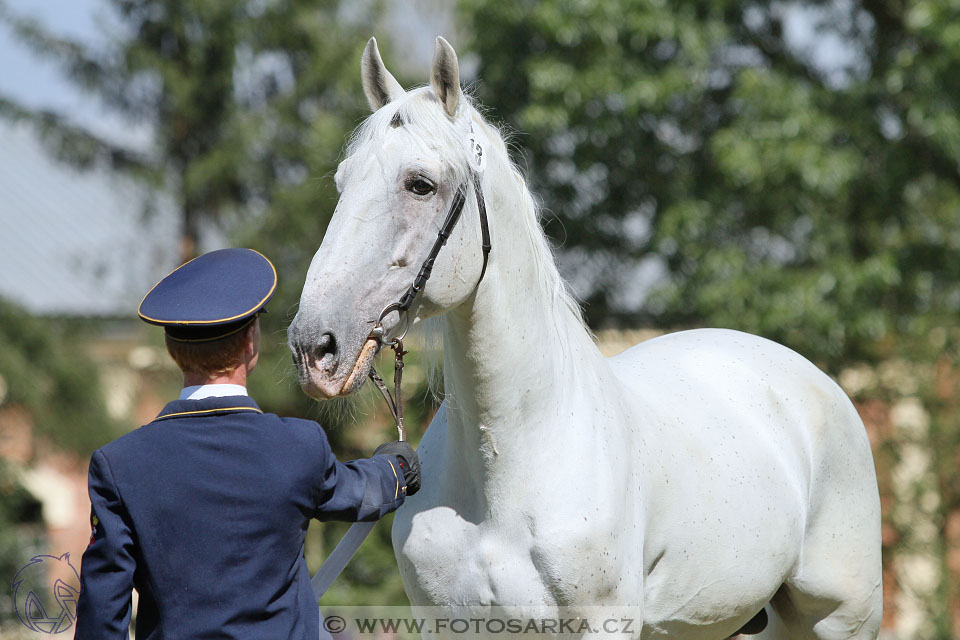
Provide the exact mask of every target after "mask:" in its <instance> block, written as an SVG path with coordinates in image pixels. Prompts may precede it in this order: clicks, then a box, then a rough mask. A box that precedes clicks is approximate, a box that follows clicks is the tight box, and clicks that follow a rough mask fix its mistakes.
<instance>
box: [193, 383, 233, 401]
mask: <svg viewBox="0 0 960 640" xmlns="http://www.w3.org/2000/svg"><path fill="white" fill-rule="evenodd" d="M245 395H247V388H246V387H243V386H241V385H239V384H197V385H193V386H191V387H184V388H183V391H181V392H180V399H181V400H203V399H204V398H223V397H227V396H245Z"/></svg>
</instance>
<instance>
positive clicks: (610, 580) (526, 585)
mask: <svg viewBox="0 0 960 640" xmlns="http://www.w3.org/2000/svg"><path fill="white" fill-rule="evenodd" d="M522 522H523V519H522V518H518V519H517V526H508V527H504V526H497V527H494V526H492V525H490V524H489V523H480V524H474V523H471V522H469V521H467V520H464V519H463V518H461V517H460V516H459V515H458V514H457V513H456V512H455V511H454V510H453V509H450V508H447V507H437V508H434V509H430V510H427V511H423V512H421V513H418V514H417V515H416V517H415V518H413V520H412V522H411V523H410V524H411V527H410V530H409V531H410V533H409V535H408V536H407V538H406V539H405V540H404V541H403V542H402V546H401V547H400V549H399V552H400V553H399V554H398V555H399V557H400V567H401V571H402V572H403V575H404V581H405V583H406V584H407V585H408V594H410V593H411V590H410V589H409V587H411V586H412V587H414V588H413V590H412V593H414V594H416V596H415V599H416V600H420V602H418V604H435V605H446V604H470V605H474V604H476V605H489V604H513V605H535V606H540V605H547V606H552V605H560V606H564V605H570V604H573V603H575V602H577V601H581V600H583V599H584V598H586V599H588V600H590V601H596V600H597V599H599V600H603V599H605V597H606V596H608V595H609V594H610V593H611V592H612V591H615V590H616V589H617V588H618V586H619V583H620V574H619V572H618V569H617V561H616V558H617V557H619V554H618V553H615V552H613V549H612V548H610V547H609V545H607V546H605V547H604V548H600V547H601V546H603V545H600V546H598V545H597V544H594V543H593V541H596V540H597V539H596V538H593V539H592V541H591V540H590V539H587V538H579V540H578V541H570V540H567V541H560V540H557V539H556V538H554V537H551V538H552V539H550V540H549V544H544V539H543V538H542V537H541V536H538V535H536V534H535V533H533V532H532V531H531V528H530V527H528V526H526V525H522V524H521V523H522Z"/></svg>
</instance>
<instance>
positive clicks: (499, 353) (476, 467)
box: [443, 199, 602, 485]
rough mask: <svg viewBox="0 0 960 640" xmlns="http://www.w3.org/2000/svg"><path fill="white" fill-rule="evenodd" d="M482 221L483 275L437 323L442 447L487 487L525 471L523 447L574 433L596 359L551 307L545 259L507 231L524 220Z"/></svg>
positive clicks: (594, 382) (561, 312) (497, 214)
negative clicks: (487, 235) (488, 238)
mask: <svg viewBox="0 0 960 640" xmlns="http://www.w3.org/2000/svg"><path fill="white" fill-rule="evenodd" d="M494 200H496V199H494ZM506 206H509V205H506ZM490 213H491V232H492V234H493V253H492V255H491V260H490V268H489V270H488V273H487V275H486V277H485V278H484V281H483V282H482V283H481V285H480V286H479V287H478V289H477V292H476V294H475V295H474V296H473V298H472V299H471V300H470V301H468V302H467V303H465V304H463V305H461V306H460V307H459V308H457V309H455V310H453V311H452V312H450V313H448V314H447V316H446V317H445V321H444V336H443V341H444V346H443V350H444V387H445V395H446V405H447V422H448V438H449V441H450V443H451V446H452V447H453V448H455V449H456V450H457V452H456V453H457V456H458V457H459V458H460V463H462V464H463V465H464V466H465V471H466V472H467V473H468V474H470V476H471V479H472V481H473V482H481V483H485V484H487V483H488V484H494V485H495V484H496V483H497V481H498V476H500V477H504V478H507V477H508V476H509V474H510V473H511V468H514V467H516V466H517V465H524V464H526V465H529V455H528V454H529V451H530V448H531V447H535V446H537V443H540V444H541V445H542V444H544V443H545V442H550V441H555V440H556V439H557V438H560V437H562V433H563V431H564V430H565V429H568V428H573V427H574V425H575V424H576V422H577V414H578V412H579V410H578V408H577V407H578V406H581V405H580V403H578V402H577V401H578V399H579V398H583V397H584V396H585V395H589V394H591V393H592V392H599V389H595V388H594V387H595V386H599V384H600V383H599V378H598V376H595V375H593V373H594V372H595V371H596V370H597V369H598V368H600V367H601V366H602V365H601V364H600V361H602V357H601V356H600V354H599V352H598V351H597V348H596V346H595V345H594V343H593V340H592V338H591V337H590V335H589V334H588V333H587V331H586V330H585V329H584V327H583V325H582V323H581V322H580V321H579V318H577V316H576V315H575V313H574V312H573V311H572V310H570V309H569V308H568V307H567V306H566V305H564V304H559V305H557V304H554V300H555V296H556V292H555V291H554V290H552V288H551V286H552V285H553V284H554V283H551V282H550V281H549V280H550V279H549V278H548V279H547V281H546V282H541V281H540V279H539V278H538V276H537V274H538V273H539V272H540V270H541V269H542V268H543V265H541V264H537V262H538V261H539V260H542V259H543V258H544V256H538V255H537V252H535V251H533V250H532V249H531V239H530V238H529V237H525V236H524V233H527V232H533V230H529V229H528V231H524V232H523V233H521V232H519V230H518V227H519V226H520V225H517V224H515V223H514V221H515V220H516V216H521V215H530V214H529V213H528V212H524V211H491V212H490ZM558 418H560V419H558Z"/></svg>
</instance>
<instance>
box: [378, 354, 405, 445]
mask: <svg viewBox="0 0 960 640" xmlns="http://www.w3.org/2000/svg"><path fill="white" fill-rule="evenodd" d="M390 348H391V349H393V351H394V353H395V354H396V357H395V358H394V361H393V395H391V394H390V390H389V389H387V385H386V383H385V382H384V381H383V378H381V377H380V374H378V373H377V370H376V369H375V368H374V367H370V374H369V375H370V379H371V380H373V383H374V384H375V385H377V389H379V390H380V393H381V394H382V395H383V399H384V400H385V401H386V402H387V407H389V408H390V413H392V414H393V419H394V420H396V421H397V432H398V433H399V434H400V442H403V441H405V440H406V439H407V428H406V426H405V425H404V424H403V396H402V395H400V381H401V380H402V379H403V356H405V355H407V353H408V352H406V351H404V350H403V340H402V339H399V338H398V339H396V340H394V341H393V342H391V343H390Z"/></svg>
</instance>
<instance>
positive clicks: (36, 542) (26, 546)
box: [0, 459, 43, 624]
mask: <svg viewBox="0 0 960 640" xmlns="http://www.w3.org/2000/svg"><path fill="white" fill-rule="evenodd" d="M42 532H43V516H42V514H41V505H40V503H39V502H38V501H37V499H36V498H35V497H33V495H31V494H30V492H29V491H27V490H26V489H24V488H23V486H22V485H21V484H20V480H19V478H18V477H17V474H16V472H15V471H14V470H13V468H12V467H11V466H10V464H9V463H7V462H6V461H4V460H2V459H0V576H2V577H3V579H4V582H7V583H8V584H9V582H10V581H12V580H13V577H14V576H16V575H17V572H18V571H20V569H21V568H22V567H23V566H24V565H25V564H26V563H27V562H29V560H30V558H31V557H33V556H34V555H36V554H38V553H41V551H40V549H41V545H40V540H41V537H42ZM16 620H17V614H16V606H15V604H14V601H13V591H12V590H11V589H4V590H3V591H2V592H0V624H2V623H4V622H6V621H16Z"/></svg>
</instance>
